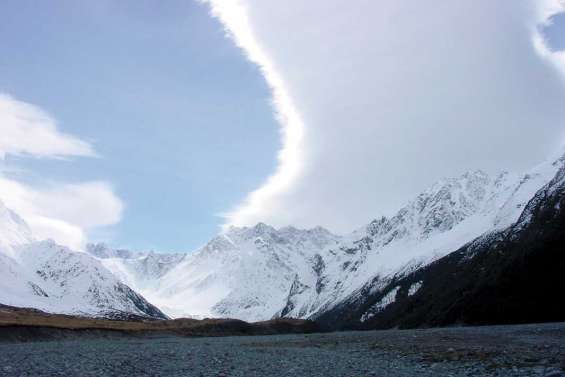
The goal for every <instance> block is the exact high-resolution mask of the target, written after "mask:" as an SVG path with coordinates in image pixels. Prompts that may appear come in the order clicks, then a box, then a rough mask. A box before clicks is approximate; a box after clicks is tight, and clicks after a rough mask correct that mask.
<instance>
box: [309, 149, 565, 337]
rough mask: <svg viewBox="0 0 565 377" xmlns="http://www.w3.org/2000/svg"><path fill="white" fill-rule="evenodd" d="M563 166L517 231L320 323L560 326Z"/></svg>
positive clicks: (564, 251) (493, 235) (378, 290)
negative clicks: (541, 323)
mask: <svg viewBox="0 0 565 377" xmlns="http://www.w3.org/2000/svg"><path fill="white" fill-rule="evenodd" d="M564 162H565V159H564V158H561V159H560V160H558V161H556V162H555V163H554V164H553V167H556V168H557V167H558V170H557V172H556V174H555V176H554V177H553V179H551V180H550V181H549V182H548V183H547V184H546V185H544V186H543V187H542V188H541V189H539V190H538V191H537V192H536V193H535V195H533V196H532V197H531V198H530V200H529V201H528V203H527V205H526V206H524V207H523V211H522V212H521V214H520V216H519V218H518V219H517V221H515V222H514V223H513V224H512V225H510V226H508V227H506V228H505V229H502V230H496V231H493V232H489V233H486V234H484V235H481V236H480V237H478V238H476V239H475V240H473V241H472V242H469V243H467V244H466V245H464V246H463V247H461V248H459V249H458V250H456V251H455V252H453V253H450V254H449V255H447V256H446V257H444V258H441V259H439V260H437V261H435V262H434V263H431V264H429V265H427V266H425V267H423V268H420V269H417V270H415V271H412V272H410V273H407V274H403V273H399V274H396V275H395V276H393V277H392V278H391V279H389V280H388V281H387V282H386V284H379V282H377V281H371V282H368V283H367V284H366V285H365V286H364V287H363V289H362V290H361V293H360V294H359V295H356V296H351V297H349V298H348V299H347V300H344V301H342V302H341V303H340V304H339V305H338V306H336V307H334V308H333V309H332V310H329V311H326V312H325V313H323V314H321V315H320V316H318V321H319V323H321V324H325V325H326V326H327V327H331V328H334V329H335V328H356V329H367V328H390V327H401V328H402V327H421V326H446V325H453V324H476V325H481V324H493V323H496V324H509V323H533V322H547V321H562V320H563V319H564V318H565V309H564V307H563V305H562V303H561V300H560V293H561V292H562V291H563V290H564V289H565V283H564V282H563V271H564V270H565V231H564V230H565V163H564ZM550 170H551V169H550ZM375 284H376V285H375Z"/></svg>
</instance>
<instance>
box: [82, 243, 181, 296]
mask: <svg viewBox="0 0 565 377" xmlns="http://www.w3.org/2000/svg"><path fill="white" fill-rule="evenodd" d="M86 252H87V253H88V254H90V255H92V256H94V257H96V258H97V259H98V260H99V261H100V262H101V263H102V265H104V267H106V268H107V269H108V270H110V271H111V272H112V273H113V274H114V275H115V276H116V277H117V278H118V279H120V280H121V281H122V282H124V283H125V284H127V285H129V286H131V287H136V288H135V289H136V290H138V291H152V290H155V289H156V288H157V286H158V284H159V281H160V279H161V278H162V277H163V276H164V275H165V274H166V273H167V272H169V271H170V270H171V269H173V268H174V267H175V266H176V265H177V264H179V263H180V262H181V261H182V260H183V259H184V258H185V257H186V254H185V253H172V254H166V253H156V252H154V251H149V252H136V251H131V250H126V249H112V248H110V247H109V246H108V245H106V244H103V243H98V244H88V245H86Z"/></svg>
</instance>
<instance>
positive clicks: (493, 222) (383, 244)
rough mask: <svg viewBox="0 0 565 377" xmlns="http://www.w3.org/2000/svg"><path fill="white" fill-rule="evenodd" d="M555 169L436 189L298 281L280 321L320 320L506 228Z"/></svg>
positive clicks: (354, 237) (473, 176) (451, 182)
mask: <svg viewBox="0 0 565 377" xmlns="http://www.w3.org/2000/svg"><path fill="white" fill-rule="evenodd" d="M557 169H558V164H557V163H555V164H552V163H546V164H542V165H540V166H538V167H536V168H535V169H533V170H532V171H530V172H528V173H527V174H524V175H511V174H508V173H502V174H500V175H498V176H496V177H489V176H488V175H487V174H486V173H484V172H481V171H476V172H472V173H466V174H464V175H462V176H461V177H459V178H456V179H447V180H443V181H441V182H438V183H437V184H435V185H434V186H432V187H431V188H429V189H428V190H426V191H425V192H423V193H422V194H420V195H418V196H417V197H416V198H415V199H414V200H413V201H411V202H410V203H408V204H407V205H406V206H404V207H403V208H402V209H400V210H399V211H398V212H397V213H396V214H395V215H394V216H392V217H390V218H385V217H381V218H379V219H376V220H373V221H372V222H370V223H369V224H368V225H367V226H365V227H363V228H361V229H359V230H357V231H355V232H353V234H351V235H349V236H348V237H346V238H345V239H344V241H343V242H342V243H341V244H340V245H339V247H337V248H334V249H330V250H328V251H327V252H326V253H325V254H322V255H321V262H320V265H321V266H322V268H320V271H319V276H318V279H317V280H316V282H315V283H314V284H312V283H311V282H302V281H300V282H298V283H297V284H301V286H302V287H303V288H302V289H300V290H299V291H296V290H293V289H290V291H289V296H288V302H287V305H286V306H285V307H284V308H283V309H282V310H281V313H280V315H282V316H287V317H300V318H316V317H318V316H319V315H321V314H322V313H324V312H326V311H328V310H331V309H332V308H333V307H334V306H336V305H338V304H340V303H341V302H344V301H347V302H349V301H351V300H353V299H355V298H356V297H364V296H366V295H367V294H368V293H367V283H368V282H370V287H371V288H370V290H369V291H370V292H378V291H380V290H381V289H382V287H383V286H384V285H386V284H387V283H388V281H390V280H391V279H392V278H393V277H395V276H398V275H402V274H407V273H409V272H411V271H414V270H417V269H419V268H421V267H423V266H426V265H428V264H430V263H432V262H433V261H435V260H437V259H439V258H441V257H443V256H445V255H447V254H449V253H451V252H453V251H455V250H457V249H459V248H460V247H462V246H463V245H465V244H467V243H468V242H470V241H472V240H474V239H475V238H477V237H479V236H481V235H483V234H485V233H489V232H493V231H496V230H500V229H504V228H506V227H508V226H509V225H511V224H512V223H514V222H515V221H516V220H517V219H518V217H519V216H520V213H521V212H522V210H523V208H524V207H525V205H526V203H527V202H528V200H529V199H530V198H531V197H533V195H534V194H535V193H536V191H537V190H538V189H539V188H540V187H541V186H543V184H545V183H546V182H548V181H549V180H550V179H551V177H552V176H553V175H554V174H555V172H556V170H557ZM368 315H369V314H368Z"/></svg>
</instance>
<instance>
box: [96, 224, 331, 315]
mask: <svg viewBox="0 0 565 377" xmlns="http://www.w3.org/2000/svg"><path fill="white" fill-rule="evenodd" d="M339 241H340V237H338V236H335V235H333V234H331V233H330V232H329V231H327V230H325V229H323V228H320V227H318V228H314V229H308V230H301V229H296V228H294V227H285V228H281V229H275V228H273V227H271V226H268V225H265V224H257V225H256V226H254V227H243V228H237V227H232V228H230V229H229V230H228V231H227V232H225V233H223V234H220V235H218V236H217V237H215V238H214V239H212V240H211V241H210V242H208V243H207V244H206V245H205V246H204V247H202V248H200V249H199V250H196V251H194V252H193V253H190V254H187V255H186V256H185V257H184V258H180V257H175V255H174V254H173V255H171V254H169V255H167V254H165V255H163V254H154V255H151V254H150V255H148V256H143V255H141V256H139V257H137V258H133V259H132V258H105V257H104V258H101V259H100V260H101V261H102V263H105V265H106V266H108V267H110V266H109V263H111V264H113V265H114V267H110V269H111V270H113V271H117V272H116V274H117V276H119V275H120V274H122V273H123V271H127V272H126V273H125V275H130V276H131V275H132V274H133V273H132V270H134V271H140V269H141V268H140V267H139V266H141V265H145V264H146V263H149V262H150V263H152V265H153V266H155V262H156V261H165V262H169V261H172V262H171V263H165V265H166V270H167V271H166V272H165V273H164V274H163V275H162V276H159V275H160V273H161V272H164V270H163V269H159V271H160V273H159V274H156V275H155V274H153V275H151V276H152V279H149V280H150V281H149V282H146V283H145V284H143V285H133V286H134V287H135V288H136V289H138V290H139V291H140V292H141V293H142V294H143V295H144V296H145V297H147V298H149V300H150V301H151V302H153V303H155V304H156V305H158V306H159V307H160V308H161V309H162V310H163V311H165V312H166V313H167V314H169V315H171V316H173V317H195V318H203V317H229V318H236V319H243V320H246V321H257V320H266V319H270V318H272V317H273V316H275V314H276V313H277V311H278V310H280V308H281V307H282V306H283V305H284V304H285V302H286V298H287V295H288V289H289V287H290V286H291V285H292V283H293V281H295V280H296V279H298V277H300V279H304V278H305V277H306V276H310V277H311V278H312V279H314V278H315V276H316V275H315V274H316V272H315V269H316V266H317V263H318V255H317V253H318V252H319V251H320V250H323V249H325V248H327V247H335V246H336V245H338V243H339ZM106 254H108V253H106ZM108 255H115V254H114V253H112V252H109V254H108ZM109 260H111V262H108V261H109ZM157 263H158V264H159V262H157ZM134 264H135V266H136V267H133V268H132V265H134ZM142 275H143V274H142ZM134 280H135V281H136V282H139V281H141V279H139V278H136V279H134Z"/></svg>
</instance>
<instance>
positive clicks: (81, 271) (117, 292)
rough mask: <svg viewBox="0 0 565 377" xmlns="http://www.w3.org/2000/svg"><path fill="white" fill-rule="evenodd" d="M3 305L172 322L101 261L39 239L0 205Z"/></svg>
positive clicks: (0, 293)
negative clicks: (165, 319)
mask: <svg viewBox="0 0 565 377" xmlns="http://www.w3.org/2000/svg"><path fill="white" fill-rule="evenodd" d="M0 275H1V276H2V279H1V280H0V303H1V304H4V305H10V306H17V307H30V308H36V309H40V310H44V311H46V312H51V313H64V314H77V315H86V316H96V317H111V318H130V317H142V318H156V319H157V318H167V317H166V316H165V315H164V314H163V313H162V312H161V311H160V310H159V309H157V308H156V307H155V306H153V305H151V304H150V303H149V302H147V301H146V300H145V299H144V298H143V297H142V296H141V295H139V294H138V293H136V292H135V291H133V290H132V289H131V288H129V287H128V286H127V285H126V284H124V283H122V282H121V281H120V280H119V279H118V278H116V277H115V276H114V275H113V274H112V273H111V272H110V271H109V270H108V269H106V268H105V267H104V266H103V265H102V264H101V263H100V262H99V261H98V260H97V259H96V258H93V257H91V256H90V255H88V254H86V253H83V252H78V251H73V250H70V249H68V248H66V247H63V246H59V245H57V244H55V243H54V242H53V241H37V240H35V239H34V237H33V235H32V232H31V231H30V229H29V227H28V226H27V224H26V223H25V221H23V220H22V219H21V218H20V217H19V216H18V215H17V214H16V213H14V212H13V211H11V210H10V209H8V208H7V207H6V206H5V205H4V204H3V203H2V202H0Z"/></svg>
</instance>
